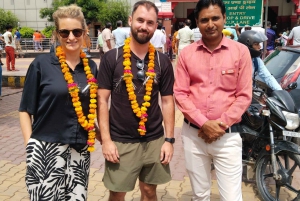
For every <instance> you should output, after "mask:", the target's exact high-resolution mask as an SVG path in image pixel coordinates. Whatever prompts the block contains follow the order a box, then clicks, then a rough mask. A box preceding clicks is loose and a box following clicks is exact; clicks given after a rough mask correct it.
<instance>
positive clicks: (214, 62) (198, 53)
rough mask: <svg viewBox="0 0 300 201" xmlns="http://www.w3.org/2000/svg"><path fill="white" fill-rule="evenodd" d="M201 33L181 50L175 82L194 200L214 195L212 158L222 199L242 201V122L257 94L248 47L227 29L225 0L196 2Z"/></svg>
mask: <svg viewBox="0 0 300 201" xmlns="http://www.w3.org/2000/svg"><path fill="white" fill-rule="evenodd" d="M194 13H195V18H196V24H197V26H198V27H199V29H200V32H201V34H202V38H201V40H200V41H198V42H197V43H193V44H191V45H189V46H188V48H184V49H183V50H182V51H181V52H180V55H179V58H178V62H177V66H176V73H175V74H176V76H175V85H174V96H175V101H176V103H177V107H178V109H179V110H180V111H181V112H182V113H183V115H184V117H185V118H184V122H183V126H182V132H181V136H182V140H183V148H184V154H185V163H186V169H187V172H188V175H189V178H190V181H191V186H192V191H193V196H192V200H195V201H196V200H197V201H198V200H203V201H204V200H205V201H208V200H210V196H211V193H210V189H211V173H210V171H211V163H212V162H213V164H214V167H215V170H216V175H217V182H218V187H219V188H218V189H219V192H220V193H219V194H220V200H226V201H232V200H234V201H242V199H243V198H242V179H241V178H242V171H243V165H242V139H241V137H240V133H239V130H238V125H237V123H238V122H240V121H241V117H242V115H243V113H244V112H245V111H246V109H247V108H248V107H249V105H250V103H251V99H252V77H251V71H252V67H251V66H252V62H251V57H250V53H249V50H248V48H247V47H246V46H245V45H243V44H241V43H238V42H236V41H233V40H231V39H229V38H227V37H225V36H224V35H223V34H222V30H223V28H224V24H225V22H226V10H225V4H224V3H223V1H222V0H214V1H211V0H200V1H199V2H198V3H197V5H196V8H195V12H194Z"/></svg>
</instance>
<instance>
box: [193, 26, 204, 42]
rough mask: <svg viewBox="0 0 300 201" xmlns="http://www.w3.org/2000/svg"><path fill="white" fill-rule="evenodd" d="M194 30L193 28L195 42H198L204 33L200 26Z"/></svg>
mask: <svg viewBox="0 0 300 201" xmlns="http://www.w3.org/2000/svg"><path fill="white" fill-rule="evenodd" d="M192 30H193V33H194V42H197V41H198V40H200V39H201V37H202V34H201V33H200V30H199V27H196V28H194V29H192Z"/></svg>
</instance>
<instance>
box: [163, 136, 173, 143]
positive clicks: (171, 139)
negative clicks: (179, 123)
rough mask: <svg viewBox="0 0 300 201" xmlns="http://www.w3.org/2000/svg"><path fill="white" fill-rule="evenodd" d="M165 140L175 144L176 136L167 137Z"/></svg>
mask: <svg viewBox="0 0 300 201" xmlns="http://www.w3.org/2000/svg"><path fill="white" fill-rule="evenodd" d="M165 141H167V142H170V143H171V144H173V143H174V142H175V138H167V137H166V138H165Z"/></svg>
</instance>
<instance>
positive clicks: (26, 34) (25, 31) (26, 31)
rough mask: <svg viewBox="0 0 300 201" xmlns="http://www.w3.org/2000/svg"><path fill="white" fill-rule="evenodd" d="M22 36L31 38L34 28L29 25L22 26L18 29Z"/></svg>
mask: <svg viewBox="0 0 300 201" xmlns="http://www.w3.org/2000/svg"><path fill="white" fill-rule="evenodd" d="M19 31H20V34H21V36H22V38H32V36H33V33H34V29H33V28H30V27H22V28H21V29H20V30H19Z"/></svg>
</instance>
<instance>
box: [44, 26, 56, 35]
mask: <svg viewBox="0 0 300 201" xmlns="http://www.w3.org/2000/svg"><path fill="white" fill-rule="evenodd" d="M54 30H55V26H53V25H51V26H47V27H46V28H45V29H43V30H42V34H44V35H45V36H46V38H51V36H52V32H53V31H54Z"/></svg>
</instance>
